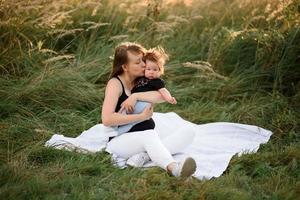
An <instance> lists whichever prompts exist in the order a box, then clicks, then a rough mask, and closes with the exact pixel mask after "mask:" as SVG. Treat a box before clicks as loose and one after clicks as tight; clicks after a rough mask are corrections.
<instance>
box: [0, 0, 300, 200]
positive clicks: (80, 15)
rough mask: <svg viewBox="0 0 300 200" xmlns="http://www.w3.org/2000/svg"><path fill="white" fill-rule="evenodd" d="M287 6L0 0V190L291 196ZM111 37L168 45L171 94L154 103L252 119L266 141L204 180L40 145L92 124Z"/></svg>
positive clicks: (296, 71) (297, 96)
mask: <svg viewBox="0 0 300 200" xmlns="http://www.w3.org/2000/svg"><path fill="white" fill-rule="evenodd" d="M299 13H300V2H299V0H214V1H204V0H198V1H196V0H194V1H191V0H190V1H179V0H177V1H176V0H175V1H170V0H169V1H161V0H152V1H151V0H148V1H141V0H131V1H129V0H126V1H117V0H101V1H96V0H85V1H83V0H31V1H28V0H1V1H0V19H1V20H0V48H1V51H0V73H1V76H0V110H1V118H0V128H1V129H0V130H1V131H0V142H1V146H0V187H1V188H0V198H1V199H297V198H299V196H300V180H299V176H300V167H299V165H300V162H299V158H300V149H299V147H300V140H299V131H300V130H299V117H300V113H299V111H300V103H299V102H300V92H299V90H300V83H299V80H300V66H299V63H300V32H299V19H300V17H299ZM122 41H135V42H139V43H141V44H143V45H144V46H145V47H147V48H149V47H154V46H157V45H161V46H163V47H164V48H165V49H166V51H167V52H168V53H169V54H170V61H169V62H168V63H167V65H166V74H165V75H164V79H165V80H166V83H167V87H168V88H169V89H170V91H171V92H172V93H173V94H174V96H175V97H176V98H177V100H178V104H177V105H175V106H174V105H169V104H160V105H157V106H156V108H155V111H157V112H169V111H174V112H176V113H178V114H179V115H180V116H182V117H183V118H185V119H187V120H189V121H192V122H194V123H197V124H201V123H208V122H217V121H228V122H237V123H246V124H254V125H257V126H261V127H264V128H266V129H269V130H271V131H273V133H274V134H273V135H272V137H271V140H270V141H269V142H268V143H267V144H265V145H262V146H261V148H260V150H259V151H258V153H256V154H250V155H243V156H242V157H237V156H235V157H234V158H233V159H232V160H231V162H230V164H229V167H228V169H227V170H226V171H225V173H224V174H223V175H222V176H221V177H219V178H217V179H212V180H209V181H199V180H197V179H193V180H190V181H182V180H177V179H176V178H174V177H171V176H169V175H168V174H166V173H165V172H164V171H163V170H161V169H159V168H152V169H150V170H146V171H143V170H140V169H135V168H127V169H118V168H116V167H113V165H112V164H111V162H110V155H108V154H106V153H103V152H101V153H96V154H92V155H84V154H79V153H75V152H68V151H62V150H55V149H49V148H45V147H44V143H45V142H46V141H47V140H48V139H49V138H50V137H51V136H52V135H53V134H54V133H60V134H64V135H66V136H70V137H75V136H77V135H78V134H79V133H81V132H82V131H83V130H86V129H88V128H89V127H91V126H93V125H95V124H96V123H99V122H101V121H100V119H101V105H102V101H103V96H104V89H105V88H104V87H105V84H106V82H107V78H108V75H109V73H110V69H111V64H112V63H111V61H112V59H111V56H112V55H113V50H114V47H115V46H116V45H117V44H118V43H120V42H122Z"/></svg>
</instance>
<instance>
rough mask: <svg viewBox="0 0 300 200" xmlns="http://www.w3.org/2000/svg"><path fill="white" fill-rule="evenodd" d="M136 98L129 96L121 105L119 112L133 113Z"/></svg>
mask: <svg viewBox="0 0 300 200" xmlns="http://www.w3.org/2000/svg"><path fill="white" fill-rule="evenodd" d="M136 101H137V98H136V96H135V95H134V94H132V95H130V96H129V97H128V98H127V99H126V100H125V101H123V103H122V104H121V110H124V109H125V110H126V112H127V114H130V113H133V111H134V106H135V104H136Z"/></svg>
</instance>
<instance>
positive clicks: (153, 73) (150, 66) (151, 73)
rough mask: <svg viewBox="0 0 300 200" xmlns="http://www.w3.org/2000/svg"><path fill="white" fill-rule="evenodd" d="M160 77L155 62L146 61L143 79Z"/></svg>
mask: <svg viewBox="0 0 300 200" xmlns="http://www.w3.org/2000/svg"><path fill="white" fill-rule="evenodd" d="M160 75H161V73H160V70H159V67H158V65H157V64H156V63H155V62H152V61H150V60H146V68H145V77H146V78H149V79H154V78H159V77H160Z"/></svg>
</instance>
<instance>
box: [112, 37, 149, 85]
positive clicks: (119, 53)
mask: <svg viewBox="0 0 300 200" xmlns="http://www.w3.org/2000/svg"><path fill="white" fill-rule="evenodd" d="M127 51H130V52H131V53H134V54H143V55H144V54H145V52H146V50H145V48H144V47H143V46H142V45H140V44H137V43H133V42H123V43H121V44H119V45H118V46H117V47H116V49H115V55H114V61H113V68H112V72H111V74H110V76H109V79H111V78H113V77H116V76H118V75H120V74H122V73H123V68H122V65H124V64H126V63H127V62H128V55H127Z"/></svg>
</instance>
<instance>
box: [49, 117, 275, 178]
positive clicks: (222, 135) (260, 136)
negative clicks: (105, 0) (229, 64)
mask: <svg viewBox="0 0 300 200" xmlns="http://www.w3.org/2000/svg"><path fill="white" fill-rule="evenodd" d="M153 119H154V121H155V124H156V127H155V130H156V131H157V132H158V133H159V136H160V137H161V138H163V137H166V136H167V135H169V134H172V133H173V132H174V131H176V130H178V129H179V128H180V129H182V128H185V127H187V128H188V126H189V125H192V126H193V127H194V131H195V133H196V134H195V135H196V136H195V138H194V141H193V142H192V144H191V145H189V146H188V147H187V148H186V149H185V150H184V151H183V152H181V153H178V154H176V155H173V156H174V158H175V160H178V161H179V160H181V159H182V158H184V157H187V156H191V157H193V158H194V159H195V160H196V163H197V169H196V172H195V173H194V175H193V176H194V177H196V178H198V179H200V180H203V179H210V178H212V177H219V176H220V175H221V174H222V173H223V172H224V171H225V170H226V168H227V166H228V164H229V161H230V159H231V158H232V156H234V155H235V154H238V155H241V154H242V153H251V152H253V153H254V152H256V151H257V150H258V148H259V145H260V144H262V143H266V142H268V140H269V139H270V136H271V135H272V132H271V131H269V130H266V129H263V128H260V127H258V126H253V125H246V124H239V123H229V122H215V123H207V124H201V125H197V124H193V123H191V122H189V121H186V120H184V119H182V118H181V117H180V116H178V115H177V114H176V113H174V112H169V113H157V112H155V113H154V114H153ZM116 134H117V133H116V131H115V130H114V129H112V128H109V127H105V126H104V125H103V124H96V125H95V126H93V127H91V128H90V129H88V130H86V131H83V132H82V133H81V134H80V135H79V136H78V137H76V138H71V137H65V136H63V135H58V134H55V135H53V136H52V137H51V139H50V140H48V141H47V142H46V144H45V146H48V147H53V148H57V149H67V150H70V151H78V152H82V153H94V152H99V151H102V150H105V147H106V144H107V142H108V137H109V136H115V135H116ZM112 159H113V163H114V164H115V165H116V166H118V167H120V168H125V167H126V164H125V162H126V161H125V160H124V159H122V158H119V157H117V156H116V155H112ZM151 166H155V163H153V162H152V161H151V162H148V163H146V164H145V165H144V167H151Z"/></svg>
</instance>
